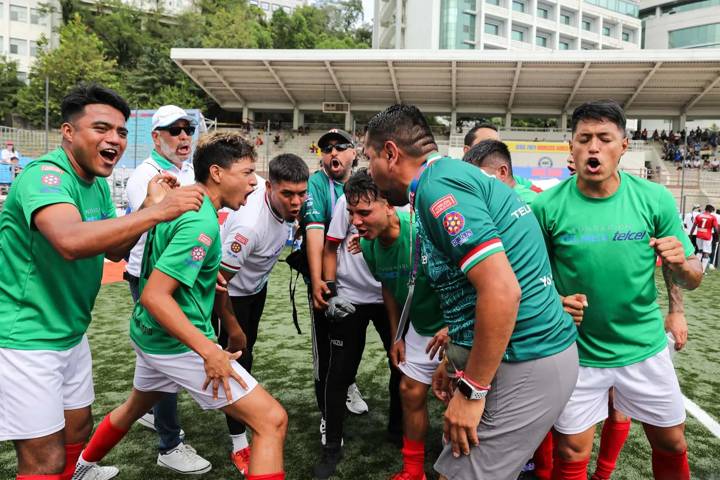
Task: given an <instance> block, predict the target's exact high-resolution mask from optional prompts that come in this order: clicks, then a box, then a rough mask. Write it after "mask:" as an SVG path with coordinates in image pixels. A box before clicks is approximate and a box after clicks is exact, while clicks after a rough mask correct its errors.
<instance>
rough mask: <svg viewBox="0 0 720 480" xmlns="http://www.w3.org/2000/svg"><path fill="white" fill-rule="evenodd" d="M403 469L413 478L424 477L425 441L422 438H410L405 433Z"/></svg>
mask: <svg viewBox="0 0 720 480" xmlns="http://www.w3.org/2000/svg"><path fill="white" fill-rule="evenodd" d="M402 456H403V470H404V471H406V472H408V473H409V474H410V475H412V476H413V478H418V479H420V478H423V475H425V469H424V465H425V442H424V441H422V440H410V439H409V438H407V437H406V436H404V435H403V448H402Z"/></svg>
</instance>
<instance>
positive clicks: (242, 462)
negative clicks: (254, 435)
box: [230, 447, 250, 475]
mask: <svg viewBox="0 0 720 480" xmlns="http://www.w3.org/2000/svg"><path fill="white" fill-rule="evenodd" d="M230 461H232V462H233V465H235V467H236V468H237V469H238V471H239V472H240V473H242V474H243V475H247V472H248V470H249V468H250V447H245V448H242V449H240V450H238V451H237V452H234V453H230Z"/></svg>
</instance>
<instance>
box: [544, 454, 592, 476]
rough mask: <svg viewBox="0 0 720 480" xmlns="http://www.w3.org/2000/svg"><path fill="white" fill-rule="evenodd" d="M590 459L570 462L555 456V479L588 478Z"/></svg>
mask: <svg viewBox="0 0 720 480" xmlns="http://www.w3.org/2000/svg"><path fill="white" fill-rule="evenodd" d="M588 463H590V459H589V458H587V459H585V460H580V461H579V462H568V461H567V460H563V459H562V458H560V457H557V456H556V457H555V462H554V464H553V474H552V479H553V480H587V466H588Z"/></svg>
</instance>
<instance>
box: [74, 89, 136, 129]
mask: <svg viewBox="0 0 720 480" xmlns="http://www.w3.org/2000/svg"><path fill="white" fill-rule="evenodd" d="M96 103H99V104H102V105H109V106H111V107H113V108H114V109H116V110H118V111H120V113H122V114H123V116H124V117H125V120H126V121H127V119H128V118H130V107H129V106H128V104H127V102H126V101H125V99H124V98H123V97H121V96H120V94H119V93H117V92H116V91H115V90H112V89H110V88H107V87H103V86H102V85H99V84H97V83H81V84H79V85H76V86H75V87H73V89H72V90H70V91H69V92H68V93H67V95H65V97H64V98H63V99H62V103H61V104H60V114H61V115H62V119H63V122H70V121H72V118H73V117H75V116H76V115H77V114H79V113H82V112H83V111H84V110H85V106H87V105H93V104H96Z"/></svg>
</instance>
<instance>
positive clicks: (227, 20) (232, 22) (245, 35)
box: [202, 2, 272, 48]
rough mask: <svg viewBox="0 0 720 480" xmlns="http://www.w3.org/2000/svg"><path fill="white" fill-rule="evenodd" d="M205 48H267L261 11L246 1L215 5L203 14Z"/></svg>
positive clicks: (268, 41)
mask: <svg viewBox="0 0 720 480" xmlns="http://www.w3.org/2000/svg"><path fill="white" fill-rule="evenodd" d="M202 44H203V45H202V46H203V47H205V48H271V47H272V37H271V35H270V31H269V29H268V28H267V24H266V23H265V16H264V15H263V14H262V11H261V10H259V9H257V8H254V7H249V6H248V5H247V4H246V3H244V2H242V3H235V4H234V5H233V4H230V5H228V6H227V7H226V6H221V7H218V8H217V9H216V10H215V12H214V13H212V14H209V15H206V16H205V34H204V38H203V40H202Z"/></svg>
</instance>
